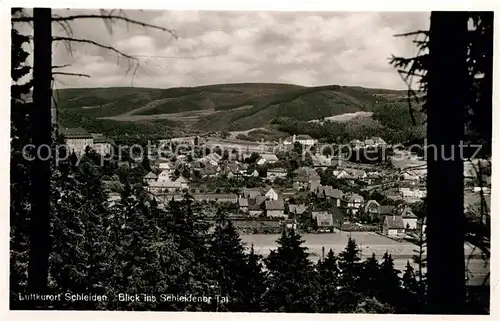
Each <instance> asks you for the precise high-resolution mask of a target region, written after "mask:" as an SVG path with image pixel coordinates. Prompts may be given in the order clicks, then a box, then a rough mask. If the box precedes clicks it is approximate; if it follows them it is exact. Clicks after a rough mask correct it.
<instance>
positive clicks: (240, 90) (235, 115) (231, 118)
mask: <svg viewBox="0 0 500 321" xmlns="http://www.w3.org/2000/svg"><path fill="white" fill-rule="evenodd" d="M56 99H57V103H58V108H59V110H60V112H61V113H63V114H64V113H67V114H71V115H72V116H75V115H77V116H78V117H86V118H95V119H101V120H113V121H120V122H140V123H162V122H165V123H169V125H172V124H174V123H177V124H178V125H179V126H184V127H186V128H190V129H193V130H198V131H221V130H231V131H237V130H240V131H243V130H248V129H251V128H258V127H265V126H267V125H269V124H270V123H271V122H272V120H273V119H275V118H278V117H289V118H294V119H297V120H302V121H309V120H314V119H324V118H327V117H331V116H336V115H342V114H346V113H357V112H370V111H371V110H372V109H373V108H374V106H376V105H377V104H384V103H390V102H403V101H406V90H389V89H373V88H364V87H356V86H339V85H329V86H317V87H304V86H298V85H291V84H273V83H239V84H217V85H209V86H199V87H179V88H168V89H158V88H136V87H110V88H74V89H59V90H57V91H56ZM66 118H68V117H63V118H62V119H63V122H64V119H66ZM73 118H75V117H73Z"/></svg>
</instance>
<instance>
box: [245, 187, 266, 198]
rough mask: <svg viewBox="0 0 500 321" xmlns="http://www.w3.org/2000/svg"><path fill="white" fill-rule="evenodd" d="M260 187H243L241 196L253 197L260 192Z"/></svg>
mask: <svg viewBox="0 0 500 321" xmlns="http://www.w3.org/2000/svg"><path fill="white" fill-rule="evenodd" d="M261 192H262V191H261V189H260V188H244V189H243V191H242V196H243V197H244V198H247V199H255V198H256V197H257V196H259V195H260V194H261Z"/></svg>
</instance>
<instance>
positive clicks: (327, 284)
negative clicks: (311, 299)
mask: <svg viewBox="0 0 500 321" xmlns="http://www.w3.org/2000/svg"><path fill="white" fill-rule="evenodd" d="M317 269H318V284H319V285H318V286H319V293H318V309H319V312H322V313H337V312H339V311H338V307H337V304H338V302H339V300H341V298H340V297H339V296H338V295H337V292H338V287H339V278H340V270H339V267H338V262H337V257H336V256H335V254H334V253H333V251H332V249H330V251H328V254H327V255H326V258H325V259H324V260H323V261H319V262H318V267H317Z"/></svg>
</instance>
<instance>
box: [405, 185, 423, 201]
mask: <svg viewBox="0 0 500 321" xmlns="http://www.w3.org/2000/svg"><path fill="white" fill-rule="evenodd" d="M399 193H400V195H401V197H402V198H403V199H404V200H405V201H406V202H409V203H412V202H417V201H420V200H421V199H422V198H424V197H426V196H427V191H426V190H423V189H418V188H408V187H401V188H399Z"/></svg>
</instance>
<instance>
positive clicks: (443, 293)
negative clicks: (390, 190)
mask: <svg viewBox="0 0 500 321" xmlns="http://www.w3.org/2000/svg"><path fill="white" fill-rule="evenodd" d="M467 20H468V19H467V14H465V13H458V12H457V13H452V14H450V13H441V12H433V13H432V15H431V33H430V38H429V58H430V59H431V62H430V64H429V70H428V91H427V106H426V110H427V139H428V142H429V144H432V145H435V146H437V147H438V149H441V150H440V152H441V155H439V154H438V152H437V151H434V152H433V153H431V155H430V157H427V173H428V174H427V210H428V211H429V212H428V216H427V251H428V254H427V260H428V269H427V277H428V295H429V304H430V305H429V308H430V312H432V313H440V314H441V313H444V314H447V313H457V312H459V311H460V310H461V309H462V308H463V306H464V304H465V283H464V275H465V263H464V262H465V258H464V240H465V236H464V221H465V220H464V203H463V199H464V196H463V194H464V189H463V186H464V176H463V171H464V169H463V159H461V157H457V156H456V155H457V154H458V153H457V152H458V150H459V149H458V146H459V145H460V144H461V143H463V139H464V125H465V121H464V115H465V103H466V102H465V101H466V97H464V96H463V95H464V93H466V92H467V90H468V86H467V83H468V81H467V78H468V71H467V65H466V53H467ZM450 32H452V33H453V36H452V37H450V35H449V34H450ZM450 80H451V82H450ZM444 82H446V86H443V83H444ZM450 115H453V117H450ZM444 123H446V124H447V126H443V124H444ZM443 150H445V151H446V154H447V155H450V154H449V153H450V152H453V151H454V152H455V154H453V155H455V156H452V158H451V160H446V159H444V154H442V153H443ZM445 178H446V181H444V180H445ZM450 220H452V221H451V222H453V223H452V224H451V225H450ZM443 230H446V233H445V234H443V233H442V231H443ZM449 266H453V269H449V268H448V267H449ZM444 287H447V289H446V290H445V289H444Z"/></svg>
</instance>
